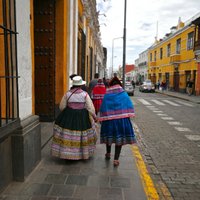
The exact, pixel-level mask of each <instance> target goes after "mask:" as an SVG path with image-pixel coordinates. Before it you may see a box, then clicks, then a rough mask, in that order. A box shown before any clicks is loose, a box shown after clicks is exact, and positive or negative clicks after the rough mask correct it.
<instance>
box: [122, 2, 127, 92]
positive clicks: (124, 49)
mask: <svg viewBox="0 0 200 200" xmlns="http://www.w3.org/2000/svg"><path fill="white" fill-rule="evenodd" d="M125 68H126V0H125V1H124V36H123V88H125Z"/></svg>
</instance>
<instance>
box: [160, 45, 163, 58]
mask: <svg viewBox="0 0 200 200" xmlns="http://www.w3.org/2000/svg"><path fill="white" fill-rule="evenodd" d="M160 59H161V60H162V59H163V48H160Z"/></svg>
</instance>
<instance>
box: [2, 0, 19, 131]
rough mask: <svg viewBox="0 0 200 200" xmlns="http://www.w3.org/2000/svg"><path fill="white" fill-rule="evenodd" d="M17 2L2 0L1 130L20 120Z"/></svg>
mask: <svg viewBox="0 0 200 200" xmlns="http://www.w3.org/2000/svg"><path fill="white" fill-rule="evenodd" d="M16 36H17V32H16V13H15V0H0V46H1V47H0V48H1V50H0V128H1V127H4V126H6V125H7V124H9V123H11V122H13V121H15V120H16V119H18V118H19V108H18V70H17V38H16Z"/></svg>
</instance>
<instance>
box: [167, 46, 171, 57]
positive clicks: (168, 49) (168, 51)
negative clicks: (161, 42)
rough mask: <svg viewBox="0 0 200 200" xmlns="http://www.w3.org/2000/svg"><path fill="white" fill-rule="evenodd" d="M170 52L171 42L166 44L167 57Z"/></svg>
mask: <svg viewBox="0 0 200 200" xmlns="http://www.w3.org/2000/svg"><path fill="white" fill-rule="evenodd" d="M170 54H171V44H168V45H167V57H169V56H170Z"/></svg>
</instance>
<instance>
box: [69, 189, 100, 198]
mask: <svg viewBox="0 0 200 200" xmlns="http://www.w3.org/2000/svg"><path fill="white" fill-rule="evenodd" d="M98 191H99V188H98V187H86V186H77V187H76V190H75V192H74V195H73V198H81V199H83V200H97V199H98Z"/></svg>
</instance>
